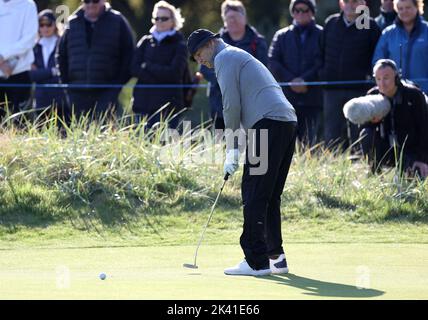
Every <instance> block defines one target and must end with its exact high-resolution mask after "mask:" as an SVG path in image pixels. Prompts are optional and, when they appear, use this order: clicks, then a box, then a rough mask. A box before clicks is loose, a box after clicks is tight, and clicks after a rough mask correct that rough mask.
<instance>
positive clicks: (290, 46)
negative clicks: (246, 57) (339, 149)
mask: <svg viewBox="0 0 428 320" xmlns="http://www.w3.org/2000/svg"><path fill="white" fill-rule="evenodd" d="M290 8H291V10H292V11H291V15H292V17H293V23H292V24H291V25H290V26H288V27H286V28H283V29H281V30H279V31H277V32H276V34H275V36H274V38H273V40H272V44H271V46H270V50H269V68H270V70H271V71H272V74H273V75H274V76H275V78H276V80H278V82H293V83H302V82H311V81H317V80H318V71H319V69H320V68H321V63H322V61H321V60H322V59H321V50H320V47H319V42H320V38H321V36H322V30H323V29H322V27H321V26H319V25H317V24H316V23H315V17H314V13H315V4H314V3H313V2H312V1H309V0H304V1H293V2H292V3H291V5H290ZM284 93H285V96H286V97H287V99H289V100H290V102H291V104H292V105H293V106H294V108H295V109H296V113H297V119H298V123H299V125H298V131H297V132H298V133H297V135H298V138H299V141H300V142H301V143H303V144H305V145H309V146H313V145H315V144H316V143H318V138H319V134H318V131H320V125H321V118H322V117H321V115H322V103H320V101H322V91H321V89H320V88H319V87H317V86H302V85H293V86H287V87H285V88H284Z"/></svg>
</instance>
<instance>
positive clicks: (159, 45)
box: [131, 1, 188, 128]
mask: <svg viewBox="0 0 428 320" xmlns="http://www.w3.org/2000/svg"><path fill="white" fill-rule="evenodd" d="M152 16H153V19H152V22H153V27H152V28H151V29H150V34H148V35H145V36H143V37H142V39H141V40H140V41H139V43H138V45H137V48H136V50H135V54H134V59H133V62H132V70H131V71H132V75H133V76H134V77H137V79H138V82H137V84H138V85H147V84H148V85H181V84H183V79H184V76H185V72H187V70H188V69H187V58H188V55H187V47H186V43H185V40H184V37H183V35H182V34H181V32H180V29H181V28H182V27H183V23H184V19H183V17H182V16H181V13H180V9H177V8H175V7H174V6H173V5H171V4H169V3H168V2H166V1H159V2H157V3H156V4H155V6H154V9H153V15H152ZM183 104H184V103H183V89H182V88H179V87H177V88H175V87H173V88H165V87H163V88H162V87H161V88H135V89H134V94H133V103H132V109H133V112H134V113H135V114H136V115H138V116H139V117H144V116H147V117H148V119H149V121H148V127H152V126H153V125H154V124H155V123H157V122H159V121H161V120H165V119H166V118H170V121H169V126H170V127H172V128H175V127H177V125H178V122H179V121H178V116H175V115H177V113H178V112H179V111H180V110H181V109H182V108H183V107H184V105H183ZM166 105H167V107H165V106H166ZM162 108H163V109H162Z"/></svg>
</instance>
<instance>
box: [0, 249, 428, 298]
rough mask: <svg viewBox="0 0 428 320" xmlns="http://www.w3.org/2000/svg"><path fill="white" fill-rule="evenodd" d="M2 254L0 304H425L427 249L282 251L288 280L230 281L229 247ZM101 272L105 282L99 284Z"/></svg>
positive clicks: (232, 259) (232, 255)
mask: <svg viewBox="0 0 428 320" xmlns="http://www.w3.org/2000/svg"><path fill="white" fill-rule="evenodd" d="M193 252H194V247H193V246H167V247H143V248H142V247H128V248H80V249H49V250H46V249H36V250H35V249H21V250H4V251H0V299H34V298H37V299H146V300H151V299H160V300H170V299H177V300H183V299H184V300H186V299H195V300H200V299H202V300H212V299H237V300H243V299H250V300H264V299H278V300H286V299H426V298H428V277H427V267H426V265H427V263H428V250H427V245H420V244H419V245H418V244H405V245H403V244H355V243H346V244H331V243H330V244H326V243H324V244H323V243H321V244H320V243H311V244H308V243H300V244H298V243H296V244H290V245H288V250H287V252H288V260H289V265H290V269H291V272H290V274H289V275H281V276H278V275H272V276H267V277H228V276H225V275H224V274H223V268H224V267H225V266H232V265H234V264H235V263H237V262H238V261H237V260H238V259H239V258H240V256H241V252H240V250H239V248H238V247H237V246H236V245H234V246H230V245H218V246H209V245H205V246H204V247H203V248H202V250H201V252H200V255H199V260H198V265H199V269H197V270H191V269H185V268H183V267H182V263H192V262H193V257H192V256H193ZM100 273H105V274H106V275H107V278H106V280H104V281H102V280H100V279H99V274H100Z"/></svg>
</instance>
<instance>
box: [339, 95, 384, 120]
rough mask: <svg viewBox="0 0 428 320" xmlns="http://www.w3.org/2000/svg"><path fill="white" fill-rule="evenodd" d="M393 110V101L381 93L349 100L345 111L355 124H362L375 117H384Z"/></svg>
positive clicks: (346, 115)
mask: <svg viewBox="0 0 428 320" xmlns="http://www.w3.org/2000/svg"><path fill="white" fill-rule="evenodd" d="M390 111H391V103H390V101H389V99H388V98H386V97H384V96H383V95H381V94H376V95H367V96H363V97H358V98H355V99H352V100H350V101H348V102H347V103H346V104H345V106H344V108H343V113H344V115H345V118H346V119H348V120H349V121H351V122H352V123H353V124H357V125H362V124H365V123H368V122H371V121H372V120H373V119H374V118H378V119H383V118H384V117H385V116H386V115H387V114H388V113H389V112H390Z"/></svg>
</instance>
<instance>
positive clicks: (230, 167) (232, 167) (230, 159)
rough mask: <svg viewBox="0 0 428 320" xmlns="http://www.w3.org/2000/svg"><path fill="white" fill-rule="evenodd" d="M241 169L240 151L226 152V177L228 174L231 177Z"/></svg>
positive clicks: (224, 168) (224, 169)
mask: <svg viewBox="0 0 428 320" xmlns="http://www.w3.org/2000/svg"><path fill="white" fill-rule="evenodd" d="M238 168H239V150H238V149H231V150H228V151H227V152H226V160H225V161H224V167H223V171H224V174H225V175H226V174H227V173H228V174H229V175H231V176H233V174H234V173H235V172H236V170H238Z"/></svg>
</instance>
